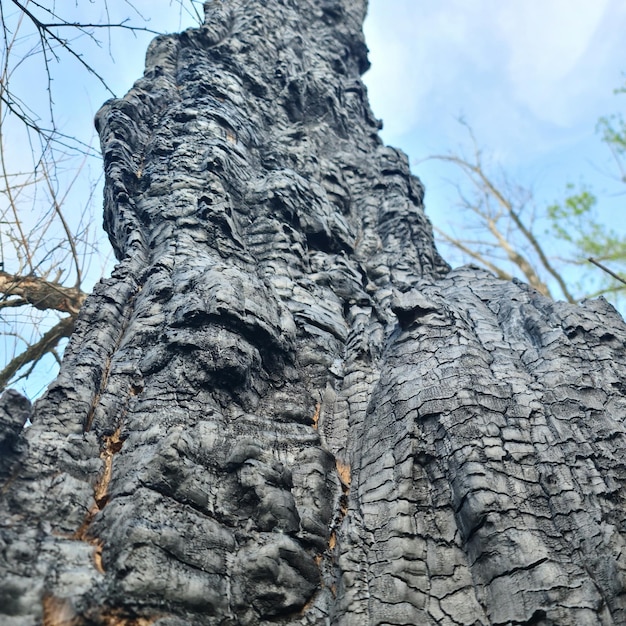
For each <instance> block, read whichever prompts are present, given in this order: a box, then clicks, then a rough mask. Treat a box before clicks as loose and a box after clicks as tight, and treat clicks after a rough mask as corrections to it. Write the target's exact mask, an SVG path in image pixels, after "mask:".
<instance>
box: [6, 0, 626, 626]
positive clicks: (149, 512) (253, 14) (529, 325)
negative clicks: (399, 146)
mask: <svg viewBox="0 0 626 626" xmlns="http://www.w3.org/2000/svg"><path fill="white" fill-rule="evenodd" d="M364 11H365V6H364V2H363V1H357V0H343V1H340V0H298V1H297V2H295V1H293V0H264V1H263V2H261V1H260V0H225V1H223V2H218V1H214V2H212V3H209V4H207V21H206V25H205V26H204V27H202V28H199V29H196V30H189V31H186V32H184V33H182V34H180V35H174V36H168V37H160V38H158V39H157V40H155V42H154V43H153V44H152V45H151V47H150V49H149V51H148V55H147V63H146V73H145V76H144V77H143V78H142V79H140V80H139V81H138V82H137V83H136V85H135V86H134V88H133V89H132V90H131V91H130V92H129V94H128V95H127V96H126V97H125V98H123V99H121V100H114V101H110V102H108V103H107V104H105V106H104V107H103V108H102V110H101V111H100V113H99V115H98V119H97V126H98V130H99V132H100V135H101V138H102V147H103V152H104V155H105V167H106V175H107V184H106V202H105V222H106V225H107V228H108V230H109V233H110V236H111V241H112V242H113V245H114V248H115V250H116V253H117V256H118V258H119V260H120V263H119V265H118V266H117V269H116V270H115V272H114V274H113V276H112V277H111V278H110V279H108V280H106V281H104V282H103V283H102V284H100V285H99V286H98V288H97V289H96V291H95V293H94V294H93V295H92V296H90V297H89V299H88V300H87V303H86V304H85V306H84V308H83V311H82V313H81V316H80V318H79V320H78V322H77V328H76V332H75V334H74V337H73V339H72V342H71V345H70V346H69V347H68V349H67V351H66V356H65V360H64V364H63V367H62V371H61V374H60V376H59V378H58V380H57V381H56V382H55V383H54V384H53V385H52V386H51V388H50V390H49V391H48V393H47V395H46V396H45V398H43V399H42V400H41V401H39V402H38V403H37V406H36V408H35V412H34V414H33V417H32V420H33V425H32V426H31V427H30V428H28V429H27V430H26V431H24V432H23V433H22V434H20V433H21V430H20V429H21V425H22V424H23V423H24V421H25V420H26V418H27V417H28V416H29V415H30V407H29V406H28V405H27V404H26V403H24V402H23V401H22V400H21V399H20V397H19V396H17V395H16V394H14V393H11V392H8V393H7V394H6V395H5V396H3V399H2V401H1V402H0V431H1V433H2V434H1V436H0V448H1V450H2V453H3V456H2V459H0V478H1V479H2V487H1V491H0V494H1V496H0V498H1V504H0V506H1V508H0V622H1V623H2V624H3V625H4V624H6V625H8V626H32V625H35V624H44V625H45V626H80V625H86V624H100V625H104V626H148V625H151V624H157V625H158V626H182V625H185V624H192V625H228V624H230V625H235V624H246V625H255V624H283V625H287V624H290V625H296V624H301V625H305V624H334V625H341V626H352V625H354V626H358V625H361V624H368V625H369V624H371V625H374V624H377V625H378V624H380V625H382V624H406V625H414V624H445V625H453V624H465V625H475V624H484V625H487V624H490V625H496V624H559V625H564V624H571V625H585V624H589V625H591V624H624V623H626V612H625V602H626V601H625V595H624V591H625V589H626V586H625V580H624V572H625V568H626V561H625V559H626V552H625V550H624V548H625V546H624V533H625V532H626V513H625V510H624V505H625V499H626V493H625V491H624V486H625V484H626V465H625V459H626V438H625V428H624V417H625V415H626V399H625V397H624V392H625V390H626V361H625V354H624V345H625V344H624V341H625V340H626V328H625V326H624V324H623V322H622V320H621V318H620V317H619V316H618V315H617V314H616V313H615V312H614V311H613V309H612V308H611V307H610V306H609V305H608V304H606V303H605V302H604V301H602V300H600V301H594V302H589V303H586V304H584V305H582V306H580V307H575V306H571V305H566V304H562V303H554V302H551V301H549V300H547V299H546V298H544V297H541V296H539V295H538V294H537V293H535V292H533V291H532V290H531V289H529V288H528V287H526V286H524V285H522V284H517V283H506V282H502V281H499V280H496V279H495V278H493V277H492V276H491V275H489V274H487V273H486V272H483V271H481V270H477V269H475V268H471V267H466V268H461V269H458V270H455V271H452V272H449V271H448V267H447V265H446V264H445V263H444V262H443V261H442V260H441V258H440V257H439V255H438V254H437V252H436V250H435V248H434V244H433V240H432V234H431V228H430V225H429V223H428V220H427V219H426V218H425V216H424V213H423V208H422V195H423V192H422V187H421V184H420V182H419V181H418V180H417V179H416V178H414V177H412V176H411V175H410V173H409V169H408V165H407V161H406V158H405V157H404V155H403V154H402V153H400V152H398V151H396V150H394V149H392V148H387V147H385V146H383V145H382V143H381V141H380V140H379V138H378V135H377V130H378V125H377V122H376V120H375V119H374V118H373V117H372V114H371V112H370V109H369V106H368V103H367V98H366V94H365V89H364V87H363V85H362V83H361V81H360V75H361V73H362V72H363V71H364V70H365V69H366V68H367V58H366V49H365V45H364V43H363V40H362V35H361V22H362V19H363V15H364Z"/></svg>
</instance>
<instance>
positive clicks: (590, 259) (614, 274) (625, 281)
mask: <svg viewBox="0 0 626 626" xmlns="http://www.w3.org/2000/svg"><path fill="white" fill-rule="evenodd" d="M587 260H588V261H589V263H593V264H594V265H595V266H596V267H599V268H600V269H601V270H603V271H604V272H606V273H607V274H609V276H612V277H613V278H615V280H618V281H619V282H620V283H624V285H626V280H624V279H623V278H622V277H621V276H620V275H619V274H616V273H615V272H613V271H611V270H610V269H609V268H608V267H607V266H606V265H603V264H602V263H600V262H599V261H597V260H596V259H592V258H591V257H589V258H588V259H587Z"/></svg>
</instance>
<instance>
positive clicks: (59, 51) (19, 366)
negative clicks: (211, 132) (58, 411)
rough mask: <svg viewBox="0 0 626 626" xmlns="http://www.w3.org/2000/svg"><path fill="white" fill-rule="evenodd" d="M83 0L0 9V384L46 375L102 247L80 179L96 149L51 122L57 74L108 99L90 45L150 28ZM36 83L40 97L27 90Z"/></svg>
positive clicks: (133, 8)
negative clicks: (1, 354)
mask: <svg viewBox="0 0 626 626" xmlns="http://www.w3.org/2000/svg"><path fill="white" fill-rule="evenodd" d="M91 4H92V6H91V7H85V6H79V5H78V3H76V4H75V5H74V6H71V7H58V8H57V7H56V6H54V5H52V6H46V4H45V3H40V2H35V1H33V0H23V1H22V0H11V2H8V3H4V4H3V5H2V6H0V42H1V43H0V49H1V51H2V55H1V64H0V65H1V68H0V180H1V183H0V198H1V200H2V204H1V205H0V336H2V339H3V344H4V346H3V347H4V354H5V357H3V358H2V360H1V361H0V390H2V389H4V388H5V387H6V386H7V385H8V384H9V383H12V384H16V383H17V382H18V381H20V380H22V379H25V378H27V377H28V376H29V375H30V374H31V373H32V372H33V370H35V368H39V369H42V368H48V369H50V370H51V371H54V368H52V367H50V359H51V358H52V357H53V358H54V359H56V361H59V359H60V353H61V352H62V348H63V342H64V340H65V339H66V338H67V337H69V335H70V334H71V332H72V329H73V326H74V322H75V320H76V316H77V315H78V311H79V309H80V307H81V306H82V303H83V302H84V299H85V297H86V292H87V291H88V290H89V289H90V288H91V285H92V284H93V282H94V280H95V279H97V278H99V274H98V272H97V270H96V271H95V277H91V276H90V275H89V266H90V263H92V262H93V261H94V256H97V253H98V251H99V250H102V248H103V242H102V241H101V237H100V235H99V231H98V230H97V228H95V227H94V222H96V220H95V219H94V215H93V209H92V200H93V194H94V189H95V187H96V184H95V182H93V183H91V184H90V185H86V184H85V179H86V178H87V176H88V173H87V169H88V166H89V163H90V162H92V161H94V160H96V155H97V151H96V150H94V149H93V147H92V146H91V145H90V144H89V143H88V140H85V139H84V138H82V137H81V136H79V135H78V134H74V133H73V131H68V130H67V128H66V126H64V124H63V123H62V122H59V121H58V118H59V114H58V110H57V106H56V102H57V98H58V96H59V92H60V91H61V90H62V89H63V82H62V75H64V74H65V75H67V74H68V73H72V72H75V78H76V79H77V80H78V81H84V82H85V84H86V85H89V86H90V87H92V88H93V86H94V84H95V85H97V86H99V87H103V88H104V90H105V91H106V92H108V93H109V94H110V95H114V93H113V90H112V88H111V87H110V86H109V83H108V80H107V79H106V78H105V76H104V72H103V71H102V69H101V67H100V64H99V62H98V61H97V57H96V56H95V55H94V54H93V50H94V49H95V50H100V49H101V48H102V47H103V46H106V45H107V41H106V40H107V38H108V45H109V48H110V47H111V37H112V33H114V32H115V31H122V32H124V33H128V34H129V35H133V36H136V35H137V34H140V33H145V32H148V33H152V34H157V33H156V31H154V30H151V29H150V28H148V27H147V26H146V24H149V22H148V21H147V20H146V21H144V20H145V18H144V17H143V16H142V15H141V13H140V12H139V11H138V8H137V3H132V2H126V3H125V10H126V11H129V12H130V14H131V15H132V18H125V19H119V20H117V19H116V17H115V14H116V13H118V11H117V10H116V7H109V5H108V4H107V2H106V1H105V2H104V3H98V5H97V6H96V5H94V4H93V3H91ZM170 4H171V3H170ZM178 7H179V10H180V11H187V12H191V13H194V14H195V15H196V16H197V17H198V19H199V15H198V12H197V8H196V6H195V3H194V2H193V1H189V2H187V1H185V2H183V1H182V0H181V1H180V2H178ZM59 67H61V68H62V71H59ZM59 82H61V85H60V86H58V83H59ZM37 84H38V85H40V93H38V94H35V95H33V92H34V91H35V89H34V85H37ZM61 117H62V116H61ZM16 147H17V148H16ZM24 147H26V150H24ZM97 167H98V168H100V163H99V161H98V162H97ZM76 206H83V207H84V208H83V209H82V211H80V210H77V209H76ZM102 256H104V254H102ZM92 272H93V268H92ZM46 359H48V361H47V362H45V361H46ZM42 360H43V361H44V363H43V365H42ZM50 378H52V376H51V375H50V377H49V379H50ZM49 379H48V380H49Z"/></svg>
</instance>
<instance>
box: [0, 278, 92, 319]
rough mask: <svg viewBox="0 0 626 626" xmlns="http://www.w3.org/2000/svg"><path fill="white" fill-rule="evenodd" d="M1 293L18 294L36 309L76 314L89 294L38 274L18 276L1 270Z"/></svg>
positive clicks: (6, 294)
mask: <svg viewBox="0 0 626 626" xmlns="http://www.w3.org/2000/svg"><path fill="white" fill-rule="evenodd" d="M0 293H2V294H4V295H5V296H18V297H20V298H23V299H24V300H26V301H27V302H29V303H30V304H31V305H32V306H34V307H35V308H36V309H39V310H41V311H46V310H48V309H52V310H54V311H61V312H63V313H70V314H71V315H74V316H76V315H77V314H78V311H79V310H80V307H81V306H82V305H83V302H84V301H85V298H86V297H87V294H85V293H83V292H82V291H81V290H80V289H76V288H75V287H63V286H62V285H59V284H57V283H53V282H49V281H47V280H44V279H42V278H38V277H36V276H17V275H15V274H9V273H7V272H4V271H0Z"/></svg>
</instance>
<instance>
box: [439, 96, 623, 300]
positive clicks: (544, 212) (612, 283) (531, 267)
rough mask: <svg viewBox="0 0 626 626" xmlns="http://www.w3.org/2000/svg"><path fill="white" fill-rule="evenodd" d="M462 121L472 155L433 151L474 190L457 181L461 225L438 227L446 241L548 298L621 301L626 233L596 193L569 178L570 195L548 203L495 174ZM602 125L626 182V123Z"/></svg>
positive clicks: (617, 119)
mask: <svg viewBox="0 0 626 626" xmlns="http://www.w3.org/2000/svg"><path fill="white" fill-rule="evenodd" d="M618 93H621V90H618ZM461 123H462V125H463V126H464V127H465V128H466V129H467V132H468V135H469V138H470V144H471V147H472V149H471V155H470V156H466V155H463V154H459V153H450V154H448V155H436V156H433V157H431V158H433V159H436V160H440V161H442V162H446V163H450V164H452V165H453V166H455V167H456V168H458V169H459V170H460V172H461V173H462V174H463V175H464V178H465V179H466V182H467V183H469V189H468V188H467V187H466V186H465V185H462V184H459V185H458V186H457V190H458V195H459V208H460V211H461V214H462V216H463V221H462V224H461V225H459V227H457V228H450V229H447V230H444V229H441V228H436V229H435V230H436V232H437V234H438V235H439V237H440V239H441V241H442V242H443V243H444V245H448V246H450V247H451V248H453V249H455V250H457V251H459V252H461V253H462V255H463V256H464V257H465V258H468V259H471V260H472V261H473V262H476V263H478V264H479V265H481V266H483V267H485V268H487V269H489V270H490V271H492V272H493V273H494V274H496V276H498V277H500V278H502V279H503V280H511V279H512V278H513V276H516V277H518V278H522V279H523V280H526V281H527V282H528V284H529V285H532V286H533V287H534V288H535V289H537V290H538V291H539V292H540V293H542V294H544V295H546V296H549V297H560V298H564V299H565V300H567V301H568V302H571V303H575V302H579V301H580V300H582V299H583V298H595V297H598V296H599V295H607V296H609V297H612V299H613V301H614V303H615V304H616V305H618V306H619V304H620V303H621V300H620V297H621V296H622V294H623V292H624V289H625V288H626V283H625V282H624V279H622V278H621V277H620V276H619V272H620V271H621V272H624V271H626V239H625V238H624V236H623V235H621V234H619V233H618V232H617V231H616V230H615V229H614V228H611V227H610V226H608V225H607V224H606V223H605V222H603V221H602V220H601V219H599V217H598V214H597V209H598V199H597V197H596V196H595V195H594V194H593V193H592V192H591V191H590V190H589V189H588V188H586V187H584V186H583V187H581V188H577V187H576V186H575V185H573V184H571V183H570V184H568V185H567V188H566V197H565V199H564V200H562V201H560V202H555V203H553V204H548V205H542V204H541V203H540V202H538V200H537V198H536V195H535V193H534V192H533V190H532V189H531V188H528V187H525V186H524V185H521V184H519V183H515V182H512V181H511V180H509V178H508V177H507V176H506V175H501V174H500V175H498V174H497V173H494V171H493V170H494V168H493V167H492V166H491V165H490V164H489V162H486V161H485V158H484V155H483V151H482V150H481V149H480V148H479V146H478V142H477V140H476V137H475V136H474V133H473V131H472V129H471V128H470V127H469V126H468V125H467V124H466V123H465V122H464V121H461ZM598 128H599V129H600V131H601V134H602V140H603V141H604V143H605V144H606V145H607V147H608V148H609V150H610V151H611V154H612V155H613V157H614V161H615V163H616V165H617V169H618V178H619V179H620V180H622V181H623V180H624V163H623V158H624V145H626V143H625V138H626V128H625V126H624V122H623V120H622V119H621V117H619V116H614V117H611V118H602V119H601V120H600V122H599V125H598ZM459 231H460V232H461V233H462V234H457V233H458V232H459ZM607 262H608V263H609V264H610V266H611V267H612V268H613V269H610V268H609V267H607V266H606V263H607Z"/></svg>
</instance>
